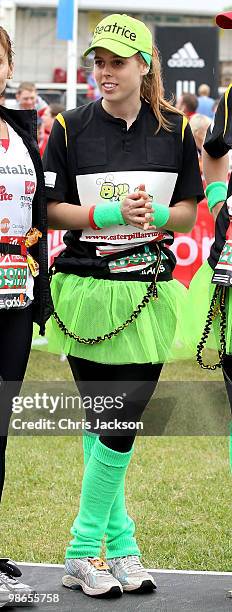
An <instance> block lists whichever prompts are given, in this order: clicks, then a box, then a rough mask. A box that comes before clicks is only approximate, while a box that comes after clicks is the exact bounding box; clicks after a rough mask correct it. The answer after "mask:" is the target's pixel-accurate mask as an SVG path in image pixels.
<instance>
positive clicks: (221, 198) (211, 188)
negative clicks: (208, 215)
mask: <svg viewBox="0 0 232 612" xmlns="http://www.w3.org/2000/svg"><path fill="white" fill-rule="evenodd" d="M205 195H206V197H207V200H208V207H209V210H210V212H211V210H212V208H214V206H216V204H218V202H225V200H226V196H227V184H226V183H223V181H215V182H214V183H210V184H209V185H207V187H206V190H205Z"/></svg>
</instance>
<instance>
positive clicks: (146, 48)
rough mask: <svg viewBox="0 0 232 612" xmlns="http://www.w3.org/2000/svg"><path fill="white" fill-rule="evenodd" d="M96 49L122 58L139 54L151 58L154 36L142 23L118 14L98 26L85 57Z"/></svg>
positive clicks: (106, 18) (107, 18)
mask: <svg viewBox="0 0 232 612" xmlns="http://www.w3.org/2000/svg"><path fill="white" fill-rule="evenodd" d="M96 47H102V48H103V49H107V50H108V51H111V52H112V53H115V54H116V55H119V56H120V57H131V56H132V55H135V53H138V52H140V53H145V54H148V55H150V56H151V55H152V34H151V32H150V30H149V29H148V28H147V26H145V24H144V23H143V22H142V21H139V20H138V19H134V17H129V15H121V14H117V13H116V14H114V15H109V16H108V17H105V18H104V19H102V21H100V23H99V24H98V25H97V26H96V28H95V30H94V33H93V40H92V43H91V45H90V47H88V49H86V51H85V52H84V54H83V55H85V56H86V55H88V54H89V53H90V52H91V51H93V49H95V48H96Z"/></svg>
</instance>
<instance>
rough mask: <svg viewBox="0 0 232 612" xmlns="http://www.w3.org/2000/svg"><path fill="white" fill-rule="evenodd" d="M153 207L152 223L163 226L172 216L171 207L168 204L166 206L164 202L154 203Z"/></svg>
mask: <svg viewBox="0 0 232 612" xmlns="http://www.w3.org/2000/svg"><path fill="white" fill-rule="evenodd" d="M152 209H153V221H150V225H155V226H156V227H163V225H166V223H167V221H168V219H169V217H170V209H169V208H168V206H164V204H152Z"/></svg>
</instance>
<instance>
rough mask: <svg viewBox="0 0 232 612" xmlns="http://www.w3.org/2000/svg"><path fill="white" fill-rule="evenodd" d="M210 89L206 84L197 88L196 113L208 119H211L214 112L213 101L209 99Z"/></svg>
mask: <svg viewBox="0 0 232 612" xmlns="http://www.w3.org/2000/svg"><path fill="white" fill-rule="evenodd" d="M209 94H210V87H209V85H206V83H202V85H200V86H199V87H198V107H197V113H200V114H201V115H206V116H207V117H209V118H210V119H213V117H214V113H215V111H214V110H213V106H214V102H215V100H214V99H213V98H210V95H209Z"/></svg>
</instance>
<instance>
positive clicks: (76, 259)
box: [43, 100, 204, 280]
mask: <svg viewBox="0 0 232 612" xmlns="http://www.w3.org/2000/svg"><path fill="white" fill-rule="evenodd" d="M101 102H102V101H101V100H97V101H96V102H91V103H90V104H88V105H85V106H82V107H80V108H78V109H75V110H72V111H67V112H64V113H63V114H62V115H61V114H60V115H58V117H57V119H56V121H55V123H54V126H53V129H52V133H51V136H50V138H49V141H48V145H47V149H46V151H45V154H44V159H43V163H44V169H45V171H46V172H45V183H46V194H47V198H48V200H57V201H60V202H68V203H72V204H77V205H80V204H96V203H97V201H100V200H103V199H104V200H108V201H115V200H117V199H118V200H119V199H120V194H122V190H127V191H125V192H123V193H125V194H126V193H130V192H132V191H134V189H135V187H136V186H137V185H138V184H140V183H141V182H144V183H145V185H146V186H147V182H148V183H149V181H150V185H152V181H153V182H154V181H155V180H156V181H157V177H159V180H161V182H162V184H163V185H165V187H162V189H164V190H166V191H167V194H168V195H167V194H166V199H168V201H167V202H166V204H168V203H170V206H174V205H175V204H176V203H177V202H179V201H180V200H184V199H188V198H196V199H197V201H200V200H202V198H203V197H204V192H203V188H202V182H201V177H200V173H199V164H198V157H197V152H196V147H195V142H194V139H193V136H192V132H191V129H190V127H189V125H188V124H187V121H186V119H185V118H184V117H182V116H181V115H179V114H175V113H166V118H167V119H168V120H169V121H170V122H171V131H166V130H164V129H163V128H161V129H160V131H159V132H158V134H156V129H157V127H158V123H157V119H156V117H155V115H154V113H153V111H152V110H151V108H150V105H149V104H148V103H147V102H145V101H142V106H141V110H140V112H139V114H138V116H137V118H136V120H135V121H134V123H133V124H132V125H131V127H130V128H129V129H127V123H126V121H124V120H123V119H120V118H115V117H112V115H110V114H109V113H107V112H106V111H105V110H104V109H103V107H102V103H101ZM123 173H124V174H123ZM137 173H139V174H137ZM143 173H145V174H143ZM158 173H159V174H158ZM143 176H144V180H141V177H142V178H143ZM122 177H123V178H122ZM120 190H121V191H120ZM156 190H157V185H156V184H155V183H154V189H153V193H154V201H157V202H158V203H165V202H162V200H161V201H160V200H157V199H156V195H155V193H156ZM149 193H150V191H149ZM93 194H94V197H93ZM124 197H125V195H124ZM122 227H123V228H124V229H125V226H121V228H118V232H119V231H120V233H122V232H123V230H122ZM113 229H114V228H111V233H113ZM131 229H133V228H131ZM133 231H135V232H139V230H137V229H136V228H134V230H133ZM91 232H92V234H93V232H94V230H90V233H91ZM85 233H88V230H86V231H85V232H82V230H73V231H68V232H67V233H66V234H65V237H64V241H65V243H66V245H67V249H66V251H65V252H64V254H63V257H64V258H65V271H67V272H68V271H70V272H73V273H77V274H80V275H84V276H87V275H92V276H95V277H101V278H111V279H112V280H118V279H121V278H127V279H131V280H137V279H139V280H148V278H149V275H148V276H147V274H146V276H145V277H144V276H142V274H141V273H140V274H138V273H136V272H130V273H128V272H125V273H124V274H123V273H120V274H118V273H117V274H110V271H109V267H108V263H109V261H110V259H111V260H112V258H114V259H115V255H114V256H113V257H112V255H111V256H108V257H106V258H105V257H104V258H100V257H98V256H97V255H96V242H95V243H94V238H95V236H91V238H92V241H91V243H90V242H88V240H86V241H83V240H82V239H83V236H84V235H85ZM104 233H107V232H106V230H105V231H104V232H103V234H104ZM168 233H169V235H170V237H169V240H168V241H167V242H168V243H169V244H170V243H172V242H173V234H172V233H171V232H168ZM97 234H98V232H96V238H98V236H97ZM118 236H119V234H118ZM118 236H117V237H118ZM137 237H138V234H137ZM80 238H82V239H81V240H80ZM99 240H100V237H99V238H98V244H102V242H99ZM133 240H134V239H133ZM147 244H148V243H147ZM130 245H131V250H130V253H136V252H137V253H138V251H140V252H141V249H142V247H141V244H140V246H139V245H138V243H137V244H136V242H135V243H133V241H132V242H130ZM97 246H98V245H97ZM149 248H150V249H151V248H152V243H151V242H150V243H149ZM164 250H165V252H166V251H167V254H168V260H167V264H166V267H167V268H168V267H169V273H170V266H171V268H172V269H173V267H174V266H175V258H174V255H173V253H172V252H171V251H170V250H169V249H168V250H167V249H164ZM164 267H165V265H164ZM164 272H167V270H166V271H164ZM163 279H166V276H165V273H164V276H163ZM160 280H162V278H160Z"/></svg>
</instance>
